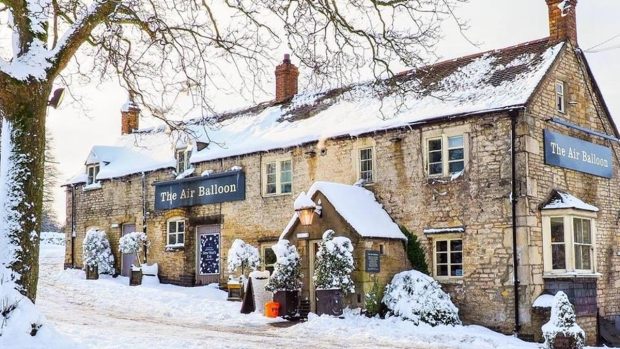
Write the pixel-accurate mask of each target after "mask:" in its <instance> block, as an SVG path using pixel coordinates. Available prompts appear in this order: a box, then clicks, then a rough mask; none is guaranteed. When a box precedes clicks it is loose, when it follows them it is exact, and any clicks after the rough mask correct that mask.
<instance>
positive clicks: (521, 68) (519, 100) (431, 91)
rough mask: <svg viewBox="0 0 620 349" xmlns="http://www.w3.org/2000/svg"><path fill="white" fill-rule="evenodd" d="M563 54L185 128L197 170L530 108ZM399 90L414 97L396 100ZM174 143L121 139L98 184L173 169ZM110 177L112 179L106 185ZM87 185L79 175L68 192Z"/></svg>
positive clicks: (525, 56)
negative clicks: (374, 134)
mask: <svg viewBox="0 0 620 349" xmlns="http://www.w3.org/2000/svg"><path fill="white" fill-rule="evenodd" d="M564 46H565V44H563V43H559V44H550V43H549V40H548V39H541V40H537V41H532V42H527V43H524V44H521V45H517V46H512V47H508V48H504V49H500V50H494V51H488V52H483V53H479V54H475V55H471V56H466V57H461V58H457V59H453V60H448V61H444V62H441V63H437V64H434V65H431V66H428V67H424V68H421V69H418V70H410V71H405V72H403V73H400V74H398V75H396V76H395V77H393V78H391V79H390V80H385V81H384V83H381V84H378V83H376V82H366V83H360V84H353V85H349V86H346V87H342V88H337V89H333V90H329V91H324V92H316V93H309V92H308V93H300V94H298V95H296V96H295V97H294V98H293V99H292V100H290V101H288V102H286V103H282V104H276V103H273V102H265V103H261V104H258V105H255V106H252V107H250V108H245V109H242V110H238V111H234V112H227V113H222V114H218V115H209V116H205V117H201V118H196V119H190V120H187V121H184V122H183V126H184V127H186V128H188V129H189V130H190V131H191V132H192V133H193V134H194V135H195V136H196V140H195V142H201V143H204V144H207V146H206V147H204V148H201V149H200V150H198V149H197V148H194V151H193V152H192V155H191V157H190V162H191V163H199V162H204V161H209V160H216V159H222V158H227V157H231V156H239V155H245V154H251V153H256V152H265V151H270V150H274V149H282V148H289V147H294V146H299V145H303V144H307V143H312V142H316V141H319V140H321V139H330V138H338V137H355V136H359V135H363V134H368V133H371V132H376V131H385V130H389V129H395V128H401V127H408V126H411V125H417V124H423V123H426V122H432V121H437V120H441V119H446V118H457V117H474V116H476V115H480V114H484V113H489V112H498V111H503V110H509V109H514V108H519V107H523V106H525V105H526V104H527V103H528V101H529V99H530V97H531V96H532V94H533V93H534V92H535V90H536V88H537V86H538V85H539V84H540V82H541V81H542V79H543V78H544V77H545V75H546V73H547V71H548V70H549V68H550V67H551V66H552V64H553V62H554V61H555V60H556V58H557V57H558V54H559V52H560V51H561V50H562V49H563V47H564ZM394 85H400V86H402V87H404V90H407V91H411V92H404V93H405V94H404V95H402V94H397V93H396V92H395V91H394V90H393V86H394ZM414 91H415V92H414ZM386 96H387V97H388V98H385V97H386ZM382 97H383V98H382ZM390 97H393V98H390ZM214 122H215V123H217V124H218V127H217V128H215V129H210V128H209V127H208V125H211V124H213V123H214ZM173 138H174V137H172V136H171V130H170V128H169V127H168V126H160V127H154V128H148V129H141V130H138V131H137V132H134V133H132V134H127V135H123V136H121V137H120V138H119V140H118V141H117V144H116V149H118V150H119V152H120V153H119V154H118V155H117V156H116V157H115V159H116V160H114V161H110V162H109V163H107V164H106V166H105V168H106V171H105V172H103V173H100V175H99V176H98V177H97V179H105V178H114V177H123V176H127V175H131V174H134V173H140V172H144V171H146V170H148V169H150V170H156V169H163V168H174V165H173V164H174V161H175V160H174V149H175V147H176V146H177V144H175V142H173V141H172V139H173ZM122 149H130V150H133V151H137V152H138V153H139V154H142V155H146V156H147V158H148V159H150V160H149V161H148V162H149V164H148V166H144V165H143V164H142V161H135V162H134V161H119V160H120V159H122V158H125V157H126V156H128V157H133V155H132V154H131V153H127V152H124V151H123V150H122ZM151 160H152V161H151ZM105 173H108V174H107V175H106V177H105V178H104V174H105ZM84 181H85V179H84V176H83V175H82V174H81V173H80V174H79V175H77V176H75V177H73V178H71V179H70V180H69V181H68V182H67V183H66V184H79V183H83V182H84Z"/></svg>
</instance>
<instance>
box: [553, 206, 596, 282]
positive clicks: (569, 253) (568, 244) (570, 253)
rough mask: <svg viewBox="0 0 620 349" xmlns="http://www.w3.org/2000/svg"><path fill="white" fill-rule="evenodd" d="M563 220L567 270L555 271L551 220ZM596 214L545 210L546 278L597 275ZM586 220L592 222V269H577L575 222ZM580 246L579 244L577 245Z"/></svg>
mask: <svg viewBox="0 0 620 349" xmlns="http://www.w3.org/2000/svg"><path fill="white" fill-rule="evenodd" d="M552 218H562V220H563V223H564V255H565V258H566V260H565V266H566V269H553V259H552V257H553V256H552V247H551V246H552V242H551V219H552ZM596 218H597V216H596V213H594V212H587V211H580V210H574V209H562V210H543V211H542V228H543V270H544V275H545V276H562V275H568V276H572V275H579V274H583V275H592V274H596V235H597V233H596ZM575 219H586V220H589V221H590V235H591V241H590V246H591V250H590V265H591V268H590V269H577V268H576V265H575V264H576V263H575V245H576V243H575V235H574V220H575ZM577 244H578V243H577Z"/></svg>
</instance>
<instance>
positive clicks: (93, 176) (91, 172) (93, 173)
mask: <svg viewBox="0 0 620 349" xmlns="http://www.w3.org/2000/svg"><path fill="white" fill-rule="evenodd" d="M86 174H87V175H88V178H87V180H86V185H91V184H95V182H96V181H97V174H99V164H92V165H87V166H86Z"/></svg>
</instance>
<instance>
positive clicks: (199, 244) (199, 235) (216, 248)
mask: <svg viewBox="0 0 620 349" xmlns="http://www.w3.org/2000/svg"><path fill="white" fill-rule="evenodd" d="M195 241H196V285H207V284H211V283H214V282H215V283H216V282H219V281H220V273H221V258H220V254H221V253H220V225H219V224H210V225H200V226H198V227H196V240H195Z"/></svg>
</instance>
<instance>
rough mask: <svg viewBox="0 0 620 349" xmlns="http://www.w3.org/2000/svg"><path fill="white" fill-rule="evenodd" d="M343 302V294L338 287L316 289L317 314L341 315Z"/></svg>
mask: <svg viewBox="0 0 620 349" xmlns="http://www.w3.org/2000/svg"><path fill="white" fill-rule="evenodd" d="M343 303H344V302H343V294H342V291H341V290H339V289H331V290H316V313H317V315H323V314H326V315H332V316H341V315H342V309H343V308H344V304H343Z"/></svg>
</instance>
